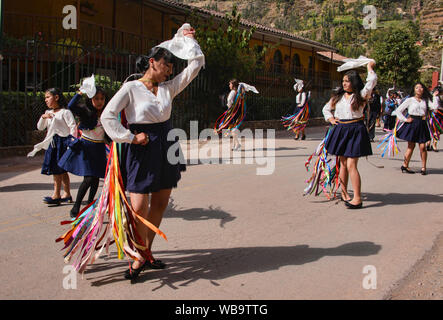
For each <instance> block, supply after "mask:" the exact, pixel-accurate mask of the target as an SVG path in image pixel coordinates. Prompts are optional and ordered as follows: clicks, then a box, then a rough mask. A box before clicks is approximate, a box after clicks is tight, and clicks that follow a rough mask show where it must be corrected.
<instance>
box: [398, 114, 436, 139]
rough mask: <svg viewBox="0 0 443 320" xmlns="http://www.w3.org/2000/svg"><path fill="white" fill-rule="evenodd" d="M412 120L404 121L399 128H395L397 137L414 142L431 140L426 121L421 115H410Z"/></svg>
mask: <svg viewBox="0 0 443 320" xmlns="http://www.w3.org/2000/svg"><path fill="white" fill-rule="evenodd" d="M410 117H411V118H412V122H411V123H409V122H404V123H403V125H402V126H401V127H400V129H398V130H397V137H398V138H400V139H402V140H405V141H409V142H416V143H426V142H428V141H430V140H431V135H430V133H429V128H428V123H427V122H426V120H422V119H421V117H415V116H410Z"/></svg>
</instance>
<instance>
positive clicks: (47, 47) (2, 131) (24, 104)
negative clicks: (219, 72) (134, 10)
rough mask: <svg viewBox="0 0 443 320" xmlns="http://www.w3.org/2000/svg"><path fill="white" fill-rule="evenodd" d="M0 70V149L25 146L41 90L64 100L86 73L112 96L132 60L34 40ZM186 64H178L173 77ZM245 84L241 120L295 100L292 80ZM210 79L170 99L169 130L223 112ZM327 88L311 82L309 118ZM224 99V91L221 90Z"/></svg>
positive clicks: (277, 76)
mask: <svg viewBox="0 0 443 320" xmlns="http://www.w3.org/2000/svg"><path fill="white" fill-rule="evenodd" d="M2 54H3V58H2V61H1V64H0V147H4V146H15V145H26V144H30V135H31V132H32V131H33V130H35V129H36V123H37V121H38V119H39V117H40V116H41V114H43V113H44V111H45V110H46V105H45V103H44V90H46V89H48V88H52V87H58V88H60V89H61V90H62V91H63V92H64V93H65V95H66V97H67V98H68V99H69V98H70V97H72V96H73V95H74V93H75V90H76V88H75V86H74V85H75V84H78V83H79V82H80V81H81V79H82V78H84V77H88V76H90V75H91V74H92V73H94V74H96V75H102V76H103V82H102V83H100V85H101V86H103V87H105V89H106V90H107V91H108V92H109V94H110V95H112V94H114V93H115V92H116V91H117V90H118V89H119V87H120V86H121V83H122V81H124V80H125V79H126V78H127V76H128V75H130V74H132V73H134V72H135V60H136V58H137V56H136V55H133V54H128V53H119V52H116V51H111V50H106V49H104V48H103V47H100V46H96V47H85V46H79V45H78V44H77V43H72V42H70V40H69V39H67V40H64V41H59V42H57V43H52V42H46V41H43V40H41V39H39V38H38V37H36V38H35V39H33V40H28V41H26V43H22V44H20V45H17V46H10V47H8V48H4V50H3V53H2ZM185 64H186V62H182V63H180V64H179V65H178V66H177V68H175V71H176V72H179V71H181V69H182V68H183V67H184V65H185ZM243 81H245V82H248V83H250V84H252V85H254V86H256V88H257V89H258V91H259V92H260V94H259V95H256V94H252V93H251V94H248V95H247V100H246V105H247V113H246V120H269V119H280V118H281V117H282V116H283V115H285V114H286V113H287V112H289V111H290V110H289V107H290V105H291V103H292V101H293V100H294V98H295V96H296V92H295V91H294V90H293V88H292V87H293V84H294V75H293V74H283V73H276V72H272V71H269V70H268V71H266V70H264V71H263V70H262V71H257V72H255V73H254V74H251V76H250V78H249V79H244V80H243ZM211 83H212V79H211V74H209V73H208V72H207V71H206V70H202V71H201V72H200V74H199V75H198V77H197V78H196V79H195V80H194V81H192V83H191V84H190V85H189V86H188V87H187V88H186V89H185V90H184V91H183V92H182V93H181V94H180V95H179V96H178V97H177V98H176V99H174V108H173V111H172V116H171V119H172V123H173V126H174V127H177V128H182V129H185V130H186V131H188V130H189V122H190V120H197V121H199V126H200V127H208V126H209V125H210V124H211V123H213V122H215V120H216V119H217V117H218V116H219V115H220V114H221V113H222V112H224V111H225V110H226V107H225V105H223V99H222V97H221V95H220V92H219V90H214V89H213V88H211ZM330 88H331V84H330V82H328V79H327V78H324V79H322V77H321V75H320V74H317V75H316V76H315V77H313V87H312V90H311V91H312V96H311V106H312V108H311V110H312V116H319V115H321V108H322V106H323V105H324V103H325V101H326V100H327V99H328V98H329V94H330ZM226 93H228V86H227V84H226Z"/></svg>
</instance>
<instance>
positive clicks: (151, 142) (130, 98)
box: [101, 25, 204, 279]
mask: <svg viewBox="0 0 443 320" xmlns="http://www.w3.org/2000/svg"><path fill="white" fill-rule="evenodd" d="M188 26H189V25H188ZM189 27H190V26H189ZM189 27H188V28H184V27H182V28H180V29H179V31H178V32H177V33H180V32H182V33H181V35H182V37H189V38H191V39H192V40H193V41H191V43H192V44H193V48H192V50H189V52H191V51H192V52H193V55H194V57H193V58H192V59H191V58H189V60H188V66H187V67H186V68H185V69H184V70H183V72H181V73H180V74H179V75H177V76H176V77H175V78H173V79H172V80H170V81H167V79H168V77H169V76H170V75H171V74H172V71H173V63H174V60H175V58H174V56H173V54H172V53H171V52H170V51H168V50H167V49H165V48H163V47H159V46H157V47H155V48H153V49H152V50H151V52H150V53H149V55H148V56H144V57H142V58H141V59H139V60H138V63H137V67H138V69H139V71H142V72H143V76H142V77H141V78H140V79H138V80H135V81H129V82H126V83H125V84H124V85H123V86H122V87H121V89H120V90H119V91H118V92H117V93H116V94H115V95H114V97H113V98H112V99H111V100H110V101H109V103H108V105H107V107H106V109H105V110H104V112H103V114H102V116H101V121H102V124H103V127H104V129H105V131H106V133H107V134H108V135H109V136H110V138H111V139H112V140H114V141H115V142H118V143H125V144H127V145H126V147H125V148H123V153H125V154H124V157H123V158H125V160H124V163H121V166H122V167H124V169H125V170H122V171H125V172H126V174H125V175H126V177H125V178H126V180H127V182H126V189H127V191H129V195H130V199H131V205H132V208H133V210H134V211H135V212H136V213H137V214H138V215H140V216H141V217H143V218H144V219H146V220H148V221H149V222H150V223H152V224H153V225H155V226H156V227H158V226H159V225H160V223H161V221H162V218H163V213H164V211H165V209H166V207H167V205H168V202H169V197H170V195H171V191H172V188H175V187H177V182H178V181H179V180H180V178H181V174H180V164H171V163H170V161H169V160H168V149H169V147H171V145H172V144H173V142H172V141H168V140H167V135H168V133H169V131H170V130H171V129H172V127H171V122H170V117H171V111H172V100H173V99H174V97H175V96H177V95H178V94H179V93H180V92H181V91H183V90H184V89H185V88H186V86H187V85H189V83H190V82H191V81H192V80H193V79H194V78H195V77H196V76H197V75H198V73H199V71H200V69H201V68H202V67H203V65H204V55H203V53H202V52H201V50H200V47H199V45H198V44H197V42H196V41H195V40H194V34H195V30H194V29H193V28H189ZM122 110H124V111H125V114H126V119H127V122H128V124H129V129H126V128H125V127H123V126H122V124H121V123H120V121H119V120H118V115H119V113H120V112H121V111H122ZM149 195H151V197H149ZM136 228H137V232H138V234H139V235H140V236H141V238H142V239H143V241H144V243H145V244H146V248H147V249H146V250H145V251H144V252H140V254H141V256H142V258H140V259H137V260H135V261H134V262H133V264H132V268H130V269H129V270H127V271H126V274H125V277H126V278H127V279H135V278H137V277H138V275H139V273H140V272H141V271H142V270H143V269H144V268H145V267H147V266H152V265H153V264H154V265H156V266H157V267H164V265H163V264H161V263H160V262H159V261H158V260H155V259H153V257H152V254H151V247H152V243H153V240H154V236H155V233H154V232H153V231H152V230H150V229H148V228H147V227H146V225H144V224H143V223H141V222H139V221H137V225H136Z"/></svg>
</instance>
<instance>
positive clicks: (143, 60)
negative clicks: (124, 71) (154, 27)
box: [135, 47, 177, 74]
mask: <svg viewBox="0 0 443 320" xmlns="http://www.w3.org/2000/svg"><path fill="white" fill-rule="evenodd" d="M151 58H154V60H155V61H159V60H160V59H162V58H163V59H164V60H165V62H166V63H172V64H175V63H176V62H177V59H176V58H175V56H174V55H173V54H172V53H171V52H170V51H169V50H167V49H164V48H159V47H154V48H152V49H151V51H150V52H149V54H148V55H141V56H139V57H138V58H137V59H136V60H135V68H136V70H137V72H138V73H143V74H144V73H145V72H146V71H147V70H148V69H149V59H151Z"/></svg>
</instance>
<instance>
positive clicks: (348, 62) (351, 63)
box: [337, 56, 375, 72]
mask: <svg viewBox="0 0 443 320" xmlns="http://www.w3.org/2000/svg"><path fill="white" fill-rule="evenodd" d="M343 61H345V63H344V64H342V65H341V66H340V67H338V68H337V71H338V72H341V71H346V70H351V69H355V68H358V67H362V66H365V65H367V64H368V63H369V62H370V61H374V62H375V60H374V59H369V58H366V57H365V56H360V57H358V58H357V59H344V60H343Z"/></svg>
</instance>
